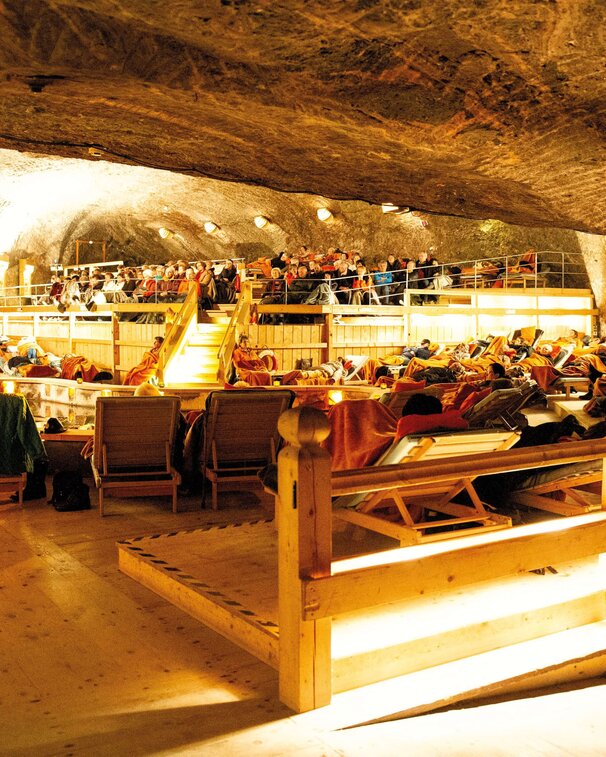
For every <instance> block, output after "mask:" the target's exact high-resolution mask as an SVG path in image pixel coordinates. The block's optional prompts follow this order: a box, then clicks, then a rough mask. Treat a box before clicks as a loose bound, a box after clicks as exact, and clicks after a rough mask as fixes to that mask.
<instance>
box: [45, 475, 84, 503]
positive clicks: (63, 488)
mask: <svg viewBox="0 0 606 757" xmlns="http://www.w3.org/2000/svg"><path fill="white" fill-rule="evenodd" d="M49 504H51V505H54V507H55V510H56V511H57V512H60V513H65V512H73V511H75V510H90V494H89V488H88V485H87V484H85V483H84V482H83V481H82V476H81V475H80V473H77V472H76V471H59V472H58V473H55V475H54V476H53V496H52V498H51V499H50V501H49Z"/></svg>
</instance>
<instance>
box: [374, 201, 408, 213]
mask: <svg viewBox="0 0 606 757" xmlns="http://www.w3.org/2000/svg"><path fill="white" fill-rule="evenodd" d="M381 210H382V211H383V212H384V213H395V214H396V215H398V216H401V215H404V213H410V208H408V207H406V206H405V205H394V204H393V203H391V202H384V203H383V204H382V205H381Z"/></svg>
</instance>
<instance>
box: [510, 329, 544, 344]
mask: <svg viewBox="0 0 606 757" xmlns="http://www.w3.org/2000/svg"><path fill="white" fill-rule="evenodd" d="M544 333H545V332H544V331H543V329H537V328H533V327H532V326H529V327H527V328H524V329H516V330H515V331H514V332H513V333H512V335H511V336H510V337H509V340H510V341H511V342H513V340H514V339H519V338H520V337H522V336H523V337H524V340H525V341H526V342H528V343H529V344H530V346H531V347H536V346H537V343H538V341H539V339H540V338H541V337H542V336H543V334H544Z"/></svg>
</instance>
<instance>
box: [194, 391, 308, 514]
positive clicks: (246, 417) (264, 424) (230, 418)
mask: <svg viewBox="0 0 606 757" xmlns="http://www.w3.org/2000/svg"><path fill="white" fill-rule="evenodd" d="M294 399H295V393H294V392H292V391H290V390H289V389H243V390H240V391H238V390H219V391H215V392H211V393H210V394H209V395H208V397H207V399H206V412H205V418H204V452H203V459H202V471H203V473H204V475H205V476H206V478H207V479H208V480H209V481H210V483H211V486H212V501H211V506H212V509H213V510H216V509H217V507H218V502H217V494H218V487H219V484H220V483H224V482H231V483H235V482H250V483H254V482H256V481H257V480H258V479H257V473H258V471H259V470H261V468H263V467H265V466H266V465H268V464H269V463H272V462H275V461H276V454H277V452H278V448H279V445H280V439H281V437H280V435H279V433H278V418H279V417H280V415H281V414H282V413H283V412H284V411H285V410H288V408H289V407H291V405H292V403H293V401H294Z"/></svg>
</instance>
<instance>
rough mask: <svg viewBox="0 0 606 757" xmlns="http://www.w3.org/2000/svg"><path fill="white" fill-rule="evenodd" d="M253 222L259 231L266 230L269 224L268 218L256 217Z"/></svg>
mask: <svg viewBox="0 0 606 757" xmlns="http://www.w3.org/2000/svg"><path fill="white" fill-rule="evenodd" d="M253 222H254V224H255V226H256V227H257V228H258V229H264V228H265V227H266V226H267V224H268V223H269V218H267V217H266V216H255V217H254V218H253Z"/></svg>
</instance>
